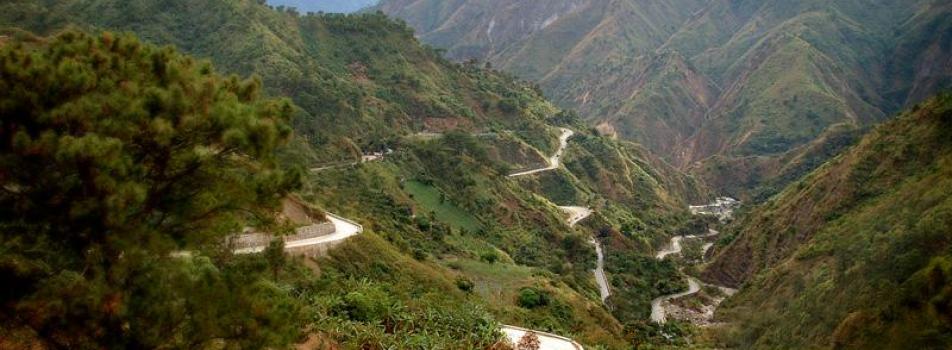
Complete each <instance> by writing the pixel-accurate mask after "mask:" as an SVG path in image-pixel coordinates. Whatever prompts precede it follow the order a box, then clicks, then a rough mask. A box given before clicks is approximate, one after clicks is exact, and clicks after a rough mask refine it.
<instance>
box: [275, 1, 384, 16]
mask: <svg viewBox="0 0 952 350" xmlns="http://www.w3.org/2000/svg"><path fill="white" fill-rule="evenodd" d="M377 2H378V0H268V3H269V4H271V5H274V6H285V7H293V8H296V9H298V10H299V11H302V12H327V13H352V12H356V11H358V10H360V9H363V8H366V7H368V6H372V5H376V4H377Z"/></svg>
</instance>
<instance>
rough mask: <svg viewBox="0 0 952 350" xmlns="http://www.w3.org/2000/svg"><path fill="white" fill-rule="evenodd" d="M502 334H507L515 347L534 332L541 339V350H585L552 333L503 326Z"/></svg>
mask: <svg viewBox="0 0 952 350" xmlns="http://www.w3.org/2000/svg"><path fill="white" fill-rule="evenodd" d="M502 332H503V333H505V334H506V338H509V342H511V343H512V344H513V345H516V344H519V340H520V339H522V337H523V336H525V335H526V333H527V332H533V333H535V334H536V335H537V336H538V337H539V350H583V348H582V345H579V343H576V342H575V341H574V340H572V339H569V338H566V337H563V336H559V335H555V334H551V333H545V332H537V331H531V330H528V329H525V328H522V327H516V326H506V325H503V326H502Z"/></svg>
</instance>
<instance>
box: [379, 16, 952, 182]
mask: <svg viewBox="0 0 952 350" xmlns="http://www.w3.org/2000/svg"><path fill="white" fill-rule="evenodd" d="M377 8H378V9H380V10H382V11H384V12H385V13H388V14H392V15H394V16H397V17H399V18H403V19H405V20H406V21H407V22H408V23H409V24H410V25H411V26H413V27H414V28H416V29H417V30H418V31H419V33H420V37H421V39H422V40H423V41H425V42H428V43H431V44H433V45H436V46H438V47H443V48H446V49H448V50H449V53H450V55H451V57H453V58H456V59H460V60H466V59H469V58H477V59H481V60H485V61H488V62H491V63H492V64H493V65H494V66H496V67H502V68H503V69H504V70H506V71H509V72H513V73H514V74H518V75H519V76H522V77H526V78H529V79H533V80H536V81H539V83H540V85H541V86H542V87H543V89H544V90H545V91H546V93H548V94H549V95H550V96H552V98H553V100H554V101H556V102H557V103H558V104H559V105H560V106H562V107H568V108H573V109H577V110H578V111H579V112H580V113H581V115H583V116H584V117H585V119H587V120H590V121H591V123H593V124H595V125H597V126H598V127H599V130H600V132H602V133H604V134H610V135H617V136H620V137H622V138H625V139H630V140H634V141H636V142H639V143H641V144H643V145H645V146H646V147H648V149H650V150H652V151H653V152H656V153H658V154H659V155H661V156H662V157H663V158H664V159H666V160H668V161H669V162H671V163H672V164H675V165H676V166H678V167H681V168H682V169H690V170H691V171H692V172H694V173H696V174H699V175H700V176H701V177H702V178H704V179H705V180H707V181H708V182H709V183H711V184H712V185H713V186H714V187H716V188H718V189H719V190H721V191H722V192H724V193H731V194H734V195H738V196H744V197H747V196H750V197H755V196H760V195H761V194H764V193H773V192H775V191H776V190H778V189H779V188H781V187H782V186H783V185H785V184H786V183H787V182H788V181H790V180H791V179H796V178H798V177H800V176H802V175H804V174H805V173H806V172H808V171H810V170H812V169H813V167H814V166H816V165H818V164H820V163H822V161H824V160H825V159H826V157H828V156H829V155H830V154H836V153H838V152H839V151H841V150H842V149H843V148H844V147H845V146H846V145H849V144H850V142H851V141H853V140H855V134H858V133H859V132H860V131H862V130H864V129H865V128H867V127H868V126H870V125H873V124H875V123H877V122H880V121H882V120H883V119H884V118H886V117H887V116H889V115H892V114H893V113H896V112H898V111H899V110H900V109H902V108H904V107H907V106H910V105H912V104H914V103H916V102H918V101H921V100H922V99H923V98H925V97H928V96H931V95H933V94H935V93H937V92H938V91H940V90H941V89H943V88H948V87H949V84H950V80H949V79H950V76H952V70H950V69H949V67H952V65H950V64H949V61H948V57H950V51H949V50H950V47H952V46H950V45H949V33H950V30H949V28H948V24H947V23H949V20H948V19H949V18H950V16H952V15H950V14H952V8H950V7H949V4H948V2H947V1H937V0H916V1H900V0H888V1H875V2H869V1H852V0H850V1H835V2H830V1H815V0H798V1H788V0H775V1H746V0H742V1H728V0H711V1H652V2H639V1H631V0H613V1H557V2H554V3H553V4H552V5H551V6H550V5H548V3H547V5H546V6H544V7H543V6H536V5H533V3H532V2H524V1H523V2H519V1H507V0H494V1H482V0H471V1H463V0H460V1H452V2H447V1H434V0H384V1H382V2H381V4H380V5H378V6H377ZM845 138H849V139H850V140H844V139H845ZM844 141H846V142H844ZM817 150H825V151H822V152H817ZM790 159H798V160H802V161H800V162H799V163H798V165H797V166H787V164H786V162H787V161H789V160H790ZM765 183H766V186H765V188H763V189H761V190H759V191H751V190H752V189H753V188H756V187H758V186H761V185H765Z"/></svg>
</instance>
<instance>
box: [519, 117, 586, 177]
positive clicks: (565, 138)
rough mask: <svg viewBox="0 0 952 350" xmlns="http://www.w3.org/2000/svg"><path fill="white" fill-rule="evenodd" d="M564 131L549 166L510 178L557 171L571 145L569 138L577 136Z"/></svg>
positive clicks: (566, 130) (550, 158) (563, 129)
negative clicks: (566, 149)
mask: <svg viewBox="0 0 952 350" xmlns="http://www.w3.org/2000/svg"><path fill="white" fill-rule="evenodd" d="M560 130H562V135H561V136H559V149H558V150H557V151H555V154H554V155H552V157H549V166H547V167H544V168H539V169H533V170H528V171H523V172H519V173H515V174H511V175H509V177H517V176H525V175H532V174H537V173H541V172H543V171H549V170H555V169H558V168H559V166H560V165H561V164H562V163H561V162H562V155H563V154H564V153H565V147H567V146H568V144H569V138H570V137H572V135H575V132H574V131H572V130H569V129H566V128H560Z"/></svg>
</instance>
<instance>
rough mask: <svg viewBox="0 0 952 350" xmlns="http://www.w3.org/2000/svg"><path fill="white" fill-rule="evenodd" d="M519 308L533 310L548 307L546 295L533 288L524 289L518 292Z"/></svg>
mask: <svg viewBox="0 0 952 350" xmlns="http://www.w3.org/2000/svg"><path fill="white" fill-rule="evenodd" d="M517 303H518V304H519V306H521V307H524V308H526V309H535V308H538V307H543V306H546V305H549V295H548V293H546V292H544V291H541V290H539V289H536V288H533V287H525V288H522V289H521V290H519V299H518V300H517Z"/></svg>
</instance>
